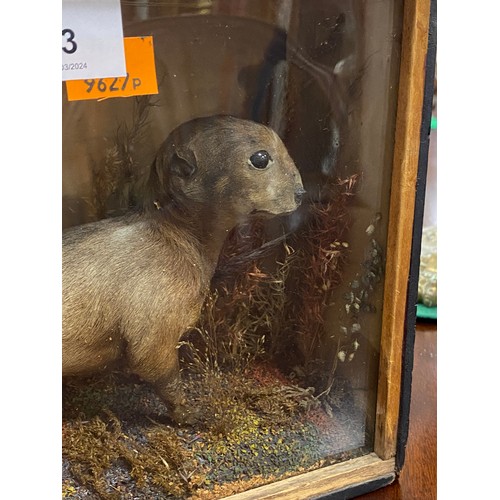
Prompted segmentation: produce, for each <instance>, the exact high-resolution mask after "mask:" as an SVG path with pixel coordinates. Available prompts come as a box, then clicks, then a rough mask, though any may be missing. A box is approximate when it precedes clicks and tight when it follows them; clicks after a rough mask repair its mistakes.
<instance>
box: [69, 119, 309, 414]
mask: <svg viewBox="0 0 500 500" xmlns="http://www.w3.org/2000/svg"><path fill="white" fill-rule="evenodd" d="M259 150H267V151H268V152H269V153H270V155H271V157H272V159H273V163H272V164H271V165H270V166H269V167H268V168H266V169H256V168H254V167H252V166H251V165H250V164H249V163H248V159H249V157H250V156H251V155H252V154H253V153H255V152H256V151H259ZM302 193H303V187H302V181H301V179H300V175H299V173H298V171H297V169H296V167H295V164H294V163H293V161H292V159H291V158H290V156H289V155H288V152H287V150H286V148H285V146H284V145H283V143H282V142H281V140H280V139H279V138H278V136H277V135H276V134H275V133H274V132H273V131H272V130H271V129H269V128H267V127H265V126H263V125H260V124H257V123H253V122H250V121H245V120H240V119H236V118H233V117H229V116H215V117H207V118H200V119H195V120H192V121H190V122H187V123H185V124H183V125H181V126H180V127H178V128H177V129H175V130H174V131H173V132H172V133H171V134H170V135H169V137H168V138H167V140H166V141H165V142H164V143H163V145H162V146H161V148H160V150H159V152H158V154H157V157H156V159H155V161H154V163H153V165H152V166H151V171H150V176H149V180H148V182H147V185H146V194H145V202H144V208H143V210H142V212H141V213H136V214H130V215H126V216H123V217H117V218H113V219H105V220H102V221H99V222H96V223H91V224H86V225H83V226H80V227H77V228H73V229H70V230H69V231H66V232H65V234H64V236H63V375H80V374H90V373H94V372H97V371H100V370H104V369H106V368H108V367H110V366H112V365H113V364H115V363H117V362H120V361H125V362H126V364H127V365H128V367H129V368H130V369H131V371H132V372H134V373H136V374H137V375H139V376H140V377H142V378H143V379H144V380H146V381H147V382H150V383H151V384H153V386H154V387H155V389H156V390H157V392H158V394H159V395H160V396H161V397H162V399H163V400H164V401H165V403H167V405H168V406H169V408H170V410H171V415H172V417H173V418H174V419H175V420H177V421H187V420H189V417H190V415H189V412H188V411H187V410H186V408H185V407H184V406H183V402H184V397H183V394H182V390H181V388H180V386H179V383H178V382H179V366H178V355H177V349H176V346H177V343H178V341H179V339H180V337H181V335H182V334H183V333H184V332H185V331H186V330H187V329H188V328H189V327H192V326H193V325H195V323H196V321H197V319H198V317H199V314H200V309H201V306H202V304H203V301H204V298H205V296H206V293H207V291H208V288H209V285H210V280H211V277H212V275H213V272H214V270H215V266H216V264H217V259H218V256H219V252H220V249H221V247H222V244H223V242H224V240H225V238H226V235H227V233H228V232H229V230H230V229H231V228H233V227H234V226H235V225H236V224H238V223H239V222H240V221H242V220H244V218H246V217H247V216H248V215H249V214H251V213H254V212H260V211H262V212H267V213H270V214H274V215H277V214H283V213H287V212H291V211H293V210H295V209H296V208H297V206H298V205H299V204H300V196H301V195H302Z"/></svg>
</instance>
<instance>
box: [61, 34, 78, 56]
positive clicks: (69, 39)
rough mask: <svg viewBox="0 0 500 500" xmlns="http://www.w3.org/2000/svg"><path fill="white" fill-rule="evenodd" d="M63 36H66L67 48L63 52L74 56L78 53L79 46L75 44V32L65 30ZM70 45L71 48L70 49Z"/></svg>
mask: <svg viewBox="0 0 500 500" xmlns="http://www.w3.org/2000/svg"><path fill="white" fill-rule="evenodd" d="M62 36H66V37H67V38H66V40H65V41H66V47H63V48H62V49H63V51H64V52H66V54H73V53H74V52H76V49H77V44H76V42H75V32H74V31H73V30H70V29H64V30H62ZM68 45H69V47H68Z"/></svg>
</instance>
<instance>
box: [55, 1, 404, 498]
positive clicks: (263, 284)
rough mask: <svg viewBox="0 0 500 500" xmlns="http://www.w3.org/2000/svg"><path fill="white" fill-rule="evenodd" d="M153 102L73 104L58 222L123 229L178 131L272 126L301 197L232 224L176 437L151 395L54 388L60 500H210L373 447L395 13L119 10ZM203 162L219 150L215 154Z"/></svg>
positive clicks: (351, 5)
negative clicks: (193, 412) (146, 46)
mask: <svg viewBox="0 0 500 500" xmlns="http://www.w3.org/2000/svg"><path fill="white" fill-rule="evenodd" d="M122 14H123V23H124V33H125V36H141V35H152V36H153V40H154V49H155V58H156V71H157V75H158V84H159V94H158V95H153V96H143V97H137V98H128V99H107V100H104V101H85V102H84V101H81V102H68V101H67V99H66V96H65V90H64V87H63V131H64V132H63V134H64V136H63V226H64V227H65V228H69V227H72V226H76V225H79V224H83V223H88V222H92V221H97V220H100V219H103V218H109V217H115V216H117V215H121V214H123V213H124V212H127V211H128V210H133V209H134V207H137V206H140V205H141V203H142V202H143V199H142V198H141V196H142V191H141V186H142V184H143V182H144V179H145V178H147V176H148V175H149V168H150V165H151V164H152V163H153V160H154V158H155V156H156V154H157V151H158V149H159V148H160V145H161V144H162V143H163V141H164V140H165V138H166V137H167V136H168V135H169V133H170V132H171V131H172V130H173V129H174V128H175V127H177V126H178V125H180V124H181V123H183V122H186V121H188V120H190V119H192V118H196V117H201V116H211V115H220V114H228V115H233V116H236V117H239V118H244V119H249V120H253V121H255V122H259V123H263V124H266V125H268V126H269V127H271V128H272V129H274V130H275V131H276V132H277V133H278V134H279V136H280V137H281V139H282V140H283V142H284V144H285V146H286V147H287V149H288V152H289V154H290V156H291V157H292V158H293V160H294V162H295V164H296V166H297V168H298V170H299V171H300V175H301V177H302V181H303V185H304V188H305V191H306V194H305V195H304V196H303V202H302V204H301V206H300V208H299V209H297V210H296V211H294V212H292V213H290V214H288V215H283V216H278V217H274V218H267V217H258V216H254V217H251V218H249V219H248V220H247V221H245V222H244V223H242V224H240V225H238V226H237V227H236V228H235V229H234V230H232V231H231V232H230V233H229V235H228V238H227V240H226V242H225V245H224V247H223V249H222V252H221V254H220V258H219V261H218V265H217V269H216V271H215V274H214V276H213V279H212V282H211V286H210V290H209V292H208V295H207V297H206V300H205V304H204V307H203V310H202V313H201V317H200V319H199V321H198V322H197V323H196V324H195V325H193V328H192V329H190V330H189V331H188V332H186V334H185V336H184V337H183V338H182V341H181V343H180V346H179V349H178V353H179V358H180V363H181V367H182V372H183V383H184V385H185V388H186V393H187V398H188V401H189V404H190V405H192V406H193V408H196V409H197V411H198V413H199V414H200V415H201V417H200V418H199V421H197V422H196V423H195V424H194V425H191V426H177V425H175V424H173V422H172V421H171V420H170V419H169V415H168V412H167V409H166V408H165V405H163V403H162V402H161V400H160V399H159V398H158V396H157V394H156V393H155V392H154V390H153V388H152V387H151V386H149V385H148V384H145V383H143V381H141V380H140V379H139V378H138V377H135V376H134V375H127V373H126V372H125V373H123V371H120V372H112V373H107V374H99V375H96V376H94V377H93V378H91V379H87V378H86V379H81V378H71V379H69V380H68V381H66V384H65V393H64V412H63V416H64V422H63V457H64V460H63V494H64V495H65V496H67V497H69V498H71V497H73V498H84V496H85V494H87V493H86V492H91V493H92V494H95V493H97V494H99V495H101V496H103V497H106V496H110V497H111V495H118V497H120V495H122V497H123V498H125V495H136V496H138V497H139V498H157V497H158V498H170V497H172V498H174V497H190V496H194V497H195V498H198V497H197V496H196V495H199V498H220V497H223V496H227V495H230V494H232V493H236V492H239V491H244V490H246V489H249V488H251V487H255V486H258V485H260V484H265V483H267V482H271V481H277V480H280V479H282V478H284V477H288V476H289V475H293V474H297V473H299V472H305V471H308V470H312V469H315V468H318V467H322V466H324V465H328V464H332V463H336V462H338V461H343V460H346V459H349V458H353V457H356V456H360V455H364V454H366V453H368V452H370V451H371V450H373V442H374V426H375V411H376V410H375V407H376V396H377V381H378V361H379V355H378V353H379V344H380V330H381V318H382V309H383V282H384V271H385V270H384V260H385V252H386V234H387V213H388V202H389V194H390V192H389V191H390V179H391V169H392V146H393V142H394V132H395V131H394V127H395V108H396V98H397V87H398V70H399V55H400V39H401V23H402V6H401V5H400V3H398V2H394V1H393V0H384V1H381V2H371V1H358V0H356V1H354V0H351V1H349V0H318V1H315V2H307V1H306V0H293V1H292V0H281V1H275V2H267V1H264V0H261V1H259V0H238V1H236V0H232V1H228V0H213V1H210V0H204V1H192V2H179V1H159V2H144V1H137V2H133V1H123V2H122ZM211 147H212V148H213V149H214V151H215V150H217V148H219V147H220V144H215V143H214V144H212V145H211Z"/></svg>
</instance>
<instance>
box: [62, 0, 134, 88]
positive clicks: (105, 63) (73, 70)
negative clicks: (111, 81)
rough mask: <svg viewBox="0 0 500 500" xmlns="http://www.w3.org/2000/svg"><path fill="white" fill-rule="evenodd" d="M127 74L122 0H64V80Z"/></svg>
mask: <svg viewBox="0 0 500 500" xmlns="http://www.w3.org/2000/svg"><path fill="white" fill-rule="evenodd" d="M125 75H126V67H125V54H124V48H123V26H122V13H121V7H120V0H63V3H62V79H63V81H67V80H79V79H83V78H106V77H115V76H125Z"/></svg>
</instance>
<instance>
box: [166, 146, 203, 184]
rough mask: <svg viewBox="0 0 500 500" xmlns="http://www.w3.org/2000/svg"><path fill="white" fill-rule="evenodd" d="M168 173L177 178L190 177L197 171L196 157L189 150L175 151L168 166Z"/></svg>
mask: <svg viewBox="0 0 500 500" xmlns="http://www.w3.org/2000/svg"><path fill="white" fill-rule="evenodd" d="M169 169H170V172H171V173H172V174H174V175H177V176H178V177H182V178H188V177H191V176H192V175H193V174H194V173H195V172H196V170H197V169H198V163H197V161H196V156H195V155H194V153H193V152H192V151H191V150H190V149H186V150H176V151H175V152H174V154H173V155H172V159H171V162H170V165H169Z"/></svg>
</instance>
